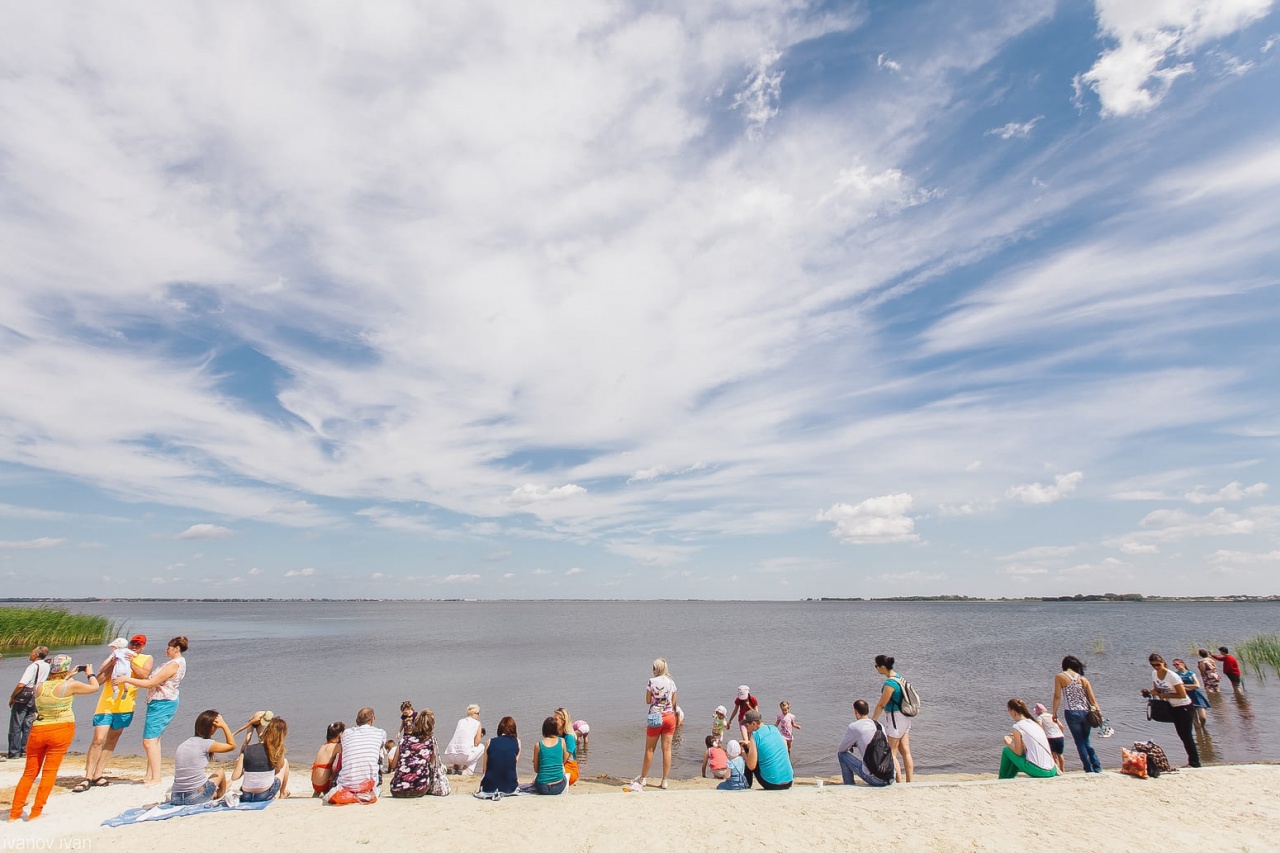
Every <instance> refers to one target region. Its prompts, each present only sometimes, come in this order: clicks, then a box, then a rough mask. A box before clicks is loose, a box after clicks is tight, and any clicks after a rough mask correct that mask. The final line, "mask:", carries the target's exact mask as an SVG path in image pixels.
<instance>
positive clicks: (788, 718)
mask: <svg viewBox="0 0 1280 853" xmlns="http://www.w3.org/2000/svg"><path fill="white" fill-rule="evenodd" d="M792 729H795V730H797V731H799V729H800V724H799V723H797V722H796V715H795V714H793V713H791V703H790V702H788V701H787V700H786V699H783V700H782V701H781V702H779V703H778V732H779V733H780V734H781V735H782V739H783V740H785V741H786V742H787V755H790V754H791V738H792V737H794V735H793V734H792V731H791V730H792Z"/></svg>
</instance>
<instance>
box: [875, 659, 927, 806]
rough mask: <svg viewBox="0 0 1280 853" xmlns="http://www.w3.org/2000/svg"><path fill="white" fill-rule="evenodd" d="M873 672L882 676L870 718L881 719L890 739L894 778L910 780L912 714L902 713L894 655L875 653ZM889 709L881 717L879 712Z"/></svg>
mask: <svg viewBox="0 0 1280 853" xmlns="http://www.w3.org/2000/svg"><path fill="white" fill-rule="evenodd" d="M876 672H878V673H880V674H881V675H883V676H884V678H885V681H884V687H883V688H882V689H881V690H880V701H879V702H878V703H877V704H876V710H875V712H874V713H872V715H871V719H873V720H877V721H880V722H883V724H884V735H885V737H886V738H888V739H889V750H890V751H891V752H892V753H893V763H894V767H895V770H896V771H897V772H895V773H894V781H895V782H904V781H905V782H910V781H911V780H912V777H914V776H915V769H916V766H915V762H914V761H912V760H911V734H910V732H911V720H912V718H911V717H908V716H907V715H905V714H903V713H902V711H901V710H900V709H901V707H902V678H901V677H900V676H899V675H898V673H897V672H896V671H895V670H894V668H893V658H892V657H890V656H889V655H876ZM886 712H887V713H888V716H887V717H885V719H884V720H883V721H881V720H880V715H881V714H884V713H886Z"/></svg>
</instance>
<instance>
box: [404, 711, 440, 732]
mask: <svg viewBox="0 0 1280 853" xmlns="http://www.w3.org/2000/svg"><path fill="white" fill-rule="evenodd" d="M435 730H436V715H435V714H433V713H431V709H430V708H423V709H422V710H421V711H419V712H418V713H417V715H416V716H415V717H414V718H413V726H412V728H410V731H411V732H413V734H414V736H415V737H419V738H429V737H431V735H432V733H433V732H434V731H435Z"/></svg>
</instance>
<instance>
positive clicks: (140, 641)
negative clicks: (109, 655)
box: [129, 634, 147, 646]
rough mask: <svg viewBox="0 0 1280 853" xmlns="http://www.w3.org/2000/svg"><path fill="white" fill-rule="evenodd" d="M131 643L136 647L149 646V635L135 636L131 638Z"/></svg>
mask: <svg viewBox="0 0 1280 853" xmlns="http://www.w3.org/2000/svg"><path fill="white" fill-rule="evenodd" d="M129 642H130V643H133V644H135V645H139V646H145V645H146V644H147V635H146V634H134V635H133V636H132V637H130V638H129Z"/></svg>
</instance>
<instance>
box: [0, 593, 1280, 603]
mask: <svg viewBox="0 0 1280 853" xmlns="http://www.w3.org/2000/svg"><path fill="white" fill-rule="evenodd" d="M326 601H328V602H334V603H342V602H379V601H388V602H406V603H409V602H421V603H432V604H445V603H467V604H498V603H521V604H537V603H555V602H572V603H578V604H592V603H597V604H610V603H613V604H617V603H625V604H638V603H645V602H653V603H659V602H673V601H674V602H688V603H698V602H708V603H717V604H721V603H732V602H740V603H744V604H752V603H760V604H789V603H803V602H819V603H822V602H863V603H867V604H874V603H877V602H886V601H889V602H908V603H931V602H933V603H944V604H950V603H962V604H963V603H973V604H1025V603H1028V602H1031V603H1037V604H1038V603H1068V604H1070V603H1083V604H1094V603H1099V604H1117V603H1119V604H1131V603H1139V604H1140V603H1144V602H1155V603H1179V604H1256V603H1264V604H1266V603H1275V602H1277V601H1280V594H1277V595H1179V596H1172V595H1141V594H1139V593H1124V594H1116V593H1105V594H1102V595H1060V596H1048V595H1046V596H1027V597H1024V598H980V597H974V596H968V595H898V596H885V597H879V598H863V597H861V596H822V597H819V598H778V599H774V598H741V599H738V598H184V597H176V598H115V597H113V598H96V597H94V598H0V604H110V603H113V602H125V603H156V604H163V603H188V604H191V603H207V604H237V603H240V604H243V603H253V602H273V603H280V602H299V603H315V602H326Z"/></svg>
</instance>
